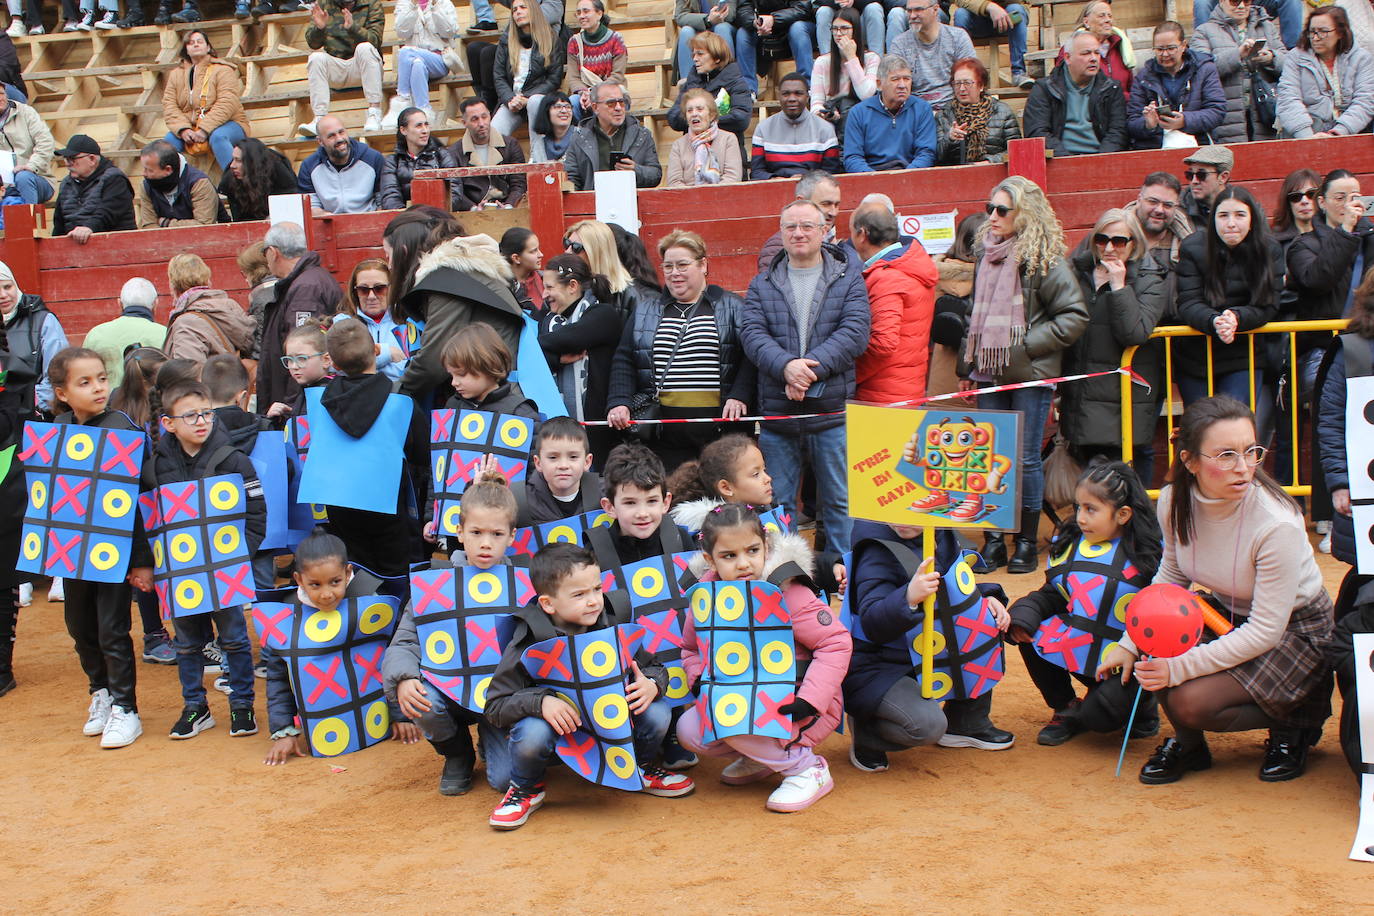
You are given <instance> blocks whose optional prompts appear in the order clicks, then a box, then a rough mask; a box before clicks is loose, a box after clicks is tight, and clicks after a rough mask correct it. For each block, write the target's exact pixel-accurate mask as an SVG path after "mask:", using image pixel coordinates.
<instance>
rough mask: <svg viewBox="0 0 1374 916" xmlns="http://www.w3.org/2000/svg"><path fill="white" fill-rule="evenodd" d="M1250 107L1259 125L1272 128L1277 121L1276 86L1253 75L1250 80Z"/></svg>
mask: <svg viewBox="0 0 1374 916" xmlns="http://www.w3.org/2000/svg"><path fill="white" fill-rule="evenodd" d="M1250 107H1251V109H1252V110H1253V111H1254V113H1255V118H1256V119H1257V120H1258V121H1259V122H1260V123H1261V124H1264V125H1265V126H1267V127H1273V126H1274V122H1276V121H1277V120H1278V119H1279V96H1278V86H1276V85H1275V84H1273V83H1271V82H1269V80H1267V79H1265V78H1264V77H1262V76H1260V75H1259V74H1258V73H1256V74H1254V75H1253V76H1252V77H1251V79H1250Z"/></svg>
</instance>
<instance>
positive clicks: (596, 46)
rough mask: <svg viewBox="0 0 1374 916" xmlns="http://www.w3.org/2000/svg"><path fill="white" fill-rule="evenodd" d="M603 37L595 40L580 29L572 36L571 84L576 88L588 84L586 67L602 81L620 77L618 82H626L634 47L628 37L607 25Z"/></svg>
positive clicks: (569, 78) (575, 90) (570, 52)
mask: <svg viewBox="0 0 1374 916" xmlns="http://www.w3.org/2000/svg"><path fill="white" fill-rule="evenodd" d="M602 32H603V37H602V39H601V40H600V41H599V42H596V43H593V42H592V41H591V40H589V39H588V38H587V33H586V32H578V33H577V34H575V35H573V37H572V38H569V39H568V85H569V86H570V87H571V89H572V91H573V92H580V91H581V90H583V89H586V88H588V83H587V82H586V81H585V80H583V79H582V71H583V70H584V69H585V70H586V71H587V72H588V73H592V74H595V75H596V76H598V77H600V78H601V80H602V81H605V80H608V79H611V78H612V76H615V77H617V80H616V81H617V82H619V83H621V84H622V85H624V83H625V65H626V63H627V62H628V61H629V58H630V51H629V49H628V48H626V47H625V39H623V38H621V37H620V35H619V34H618V33H616V32H612V31H611V30H610V29H606V28H603V29H602Z"/></svg>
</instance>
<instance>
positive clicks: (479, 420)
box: [429, 409, 534, 536]
mask: <svg viewBox="0 0 1374 916" xmlns="http://www.w3.org/2000/svg"><path fill="white" fill-rule="evenodd" d="M533 443H534V421H533V420H531V419H529V418H527V417H520V416H516V415H515V414H505V413H491V412H489V411H485V410H460V409H444V410H435V411H431V412H430V418H429V451H430V460H431V468H432V469H433V472H434V476H433V481H434V485H433V486H434V525H435V529H436V530H437V531H438V532H439V534H441V535H449V536H453V535H456V534H457V533H458V526H459V521H458V515H459V502H460V501H461V499H462V496H463V491H464V490H466V489H467V486H468V484H469V483H471V482H472V480H473V478H474V477H476V475H477V470H478V468H479V467H480V466H481V464H482V462H483V461H484V460H485V459H486V457H487V456H488V455H490V456H492V457H493V458H494V459H495V461H496V469H497V470H498V471H500V473H501V476H502V477H505V478H506V481H507V482H508V483H510V484H511V485H512V486H514V485H515V484H518V483H523V482H524V480H525V475H526V474H527V473H528V472H529V464H530V446H531V445H532V444H533Z"/></svg>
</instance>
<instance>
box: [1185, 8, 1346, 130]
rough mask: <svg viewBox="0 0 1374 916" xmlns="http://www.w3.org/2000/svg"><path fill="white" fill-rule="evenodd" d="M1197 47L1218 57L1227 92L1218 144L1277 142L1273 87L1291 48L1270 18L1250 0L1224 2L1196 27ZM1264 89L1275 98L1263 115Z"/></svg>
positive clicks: (1222, 81) (1195, 41)
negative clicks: (1261, 96)
mask: <svg viewBox="0 0 1374 916" xmlns="http://www.w3.org/2000/svg"><path fill="white" fill-rule="evenodd" d="M1361 2H1364V0H1361ZM1365 6H1366V8H1368V3H1366V4H1365ZM1300 21H1301V20H1300ZM1259 42H1264V44H1263V45H1262V46H1258V45H1259ZM1257 46H1258V47H1257ZM1192 48H1193V50H1194V51H1200V52H1202V53H1205V54H1210V55H1212V59H1213V60H1214V61H1215V62H1216V65H1217V73H1218V75H1219V76H1220V77H1221V88H1222V89H1223V90H1225V92H1226V118H1225V119H1224V120H1223V121H1222V122H1221V125H1220V126H1219V127H1217V129H1216V130H1214V131H1212V142H1213V143H1243V142H1245V141H1247V140H1272V139H1274V137H1276V136H1277V134H1276V133H1275V131H1274V111H1273V89H1274V84H1276V83H1277V82H1278V81H1279V74H1280V73H1281V72H1282V71H1283V61H1284V58H1285V57H1287V55H1288V49H1287V45H1286V44H1285V43H1284V41H1283V39H1282V38H1280V37H1279V27H1278V25H1277V24H1276V23H1275V22H1274V20H1273V19H1270V18H1269V14H1268V13H1267V12H1265V11H1264V10H1263V9H1261V8H1260V6H1259V5H1258V4H1255V3H1251V2H1247V0H1221V2H1219V3H1218V4H1217V5H1216V9H1214V10H1213V11H1212V16H1211V18H1210V19H1208V20H1206V21H1205V22H1198V23H1197V25H1195V26H1194V28H1193V40H1192ZM1262 88H1267V91H1268V94H1269V99H1270V102H1269V105H1268V106H1264V107H1265V108H1266V110H1264V111H1263V112H1262V111H1261V106H1260V105H1259V104H1258V102H1259V99H1257V97H1256V91H1257V90H1260V89H1262Z"/></svg>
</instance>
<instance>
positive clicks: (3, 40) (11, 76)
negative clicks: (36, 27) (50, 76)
mask: <svg viewBox="0 0 1374 916" xmlns="http://www.w3.org/2000/svg"><path fill="white" fill-rule="evenodd" d="M16 24H18V26H19V31H20V32H21V33H22V32H24V22H23V20H22V19H11V20H10V31H11V32H12V31H14V27H15V25H16ZM12 37H13V36H11V35H10V34H9V32H0V83H4V85H5V95H6V96H8V97H9V98H12V99H14V100H15V101H16V102H27V101H28V100H29V87H28V84H26V83H25V82H24V72H23V71H24V68H23V66H22V65H21V64H20V63H19V49H17V48H16V47H15V46H14V41H13V40H12Z"/></svg>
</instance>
